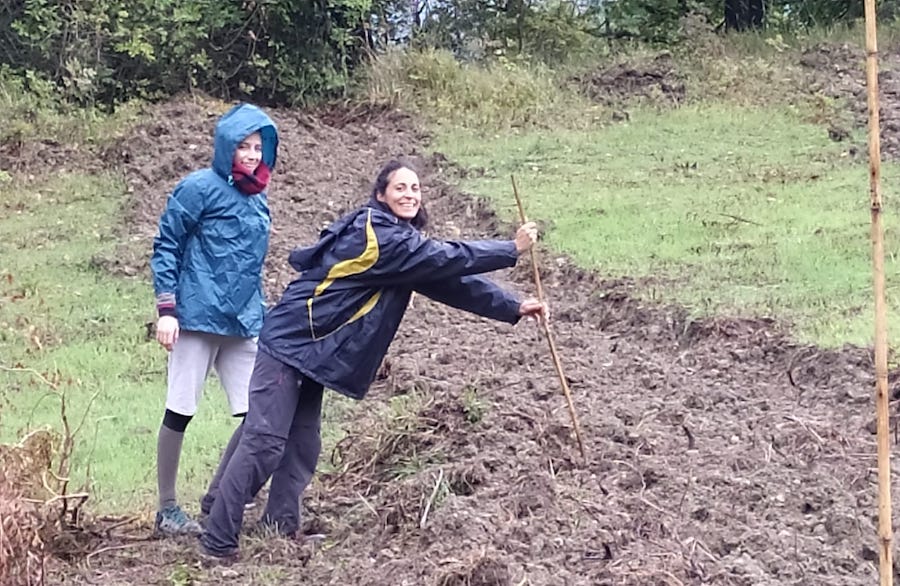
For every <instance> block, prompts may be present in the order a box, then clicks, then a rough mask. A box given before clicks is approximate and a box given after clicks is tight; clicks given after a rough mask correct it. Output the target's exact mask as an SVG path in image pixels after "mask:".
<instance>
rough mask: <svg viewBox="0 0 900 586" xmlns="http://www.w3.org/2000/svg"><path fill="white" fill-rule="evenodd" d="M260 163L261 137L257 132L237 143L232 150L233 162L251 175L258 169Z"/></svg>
mask: <svg viewBox="0 0 900 586" xmlns="http://www.w3.org/2000/svg"><path fill="white" fill-rule="evenodd" d="M260 161H262V137H261V136H260V135H259V133H258V132H254V133H253V134H251V135H249V136H247V137H245V138H244V140H242V141H241V142H239V143H238V145H237V148H236V149H235V150H234V162H235V163H237V164H238V165H241V166H242V167H245V168H247V169H248V170H249V171H250V172H251V173H253V172H254V171H256V168H257V167H259V163H260Z"/></svg>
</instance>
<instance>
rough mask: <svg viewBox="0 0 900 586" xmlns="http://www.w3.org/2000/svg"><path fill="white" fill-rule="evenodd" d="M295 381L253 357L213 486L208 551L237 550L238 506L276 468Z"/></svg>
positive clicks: (277, 365) (267, 359)
mask: <svg viewBox="0 0 900 586" xmlns="http://www.w3.org/2000/svg"><path fill="white" fill-rule="evenodd" d="M299 378H300V375H299V373H298V372H297V371H296V370H295V369H294V368H292V367H290V366H287V365H286V364H283V363H282V362H280V361H278V360H276V359H275V358H272V357H271V356H269V355H268V354H266V353H265V352H262V351H260V352H259V353H258V354H257V356H256V365H255V367H254V370H253V378H252V379H251V381H250V409H249V411H248V413H247V417H246V418H245V419H244V424H243V428H244V430H243V432H242V434H241V439H240V441H239V442H238V446H237V449H235V451H234V454H233V455H232V457H231V461H229V462H228V466H227V467H226V468H225V474H224V475H223V476H222V481H221V482H220V483H219V494H218V496H217V497H216V499H215V501H214V502H213V506H212V510H210V512H209V517H207V519H206V533H204V534H203V537H202V538H201V539H202V540H203V544H204V546H206V548H207V549H209V550H211V551H212V552H216V553H221V554H225V553H229V552H230V551H233V550H234V549H235V548H237V546H238V536H239V535H240V532H241V524H242V523H243V520H244V504H245V503H246V502H247V501H248V500H249V499H250V497H252V496H253V495H254V494H256V493H257V491H259V489H260V488H262V486H263V484H265V483H266V480H267V479H268V478H269V476H270V475H271V474H272V472H274V471H275V468H277V467H278V463H279V462H280V461H281V455H282V453H283V452H284V447H285V442H286V441H287V438H288V436H289V435H290V431H291V427H292V425H293V422H294V413H295V411H296V410H297V402H298V400H299V397H300V393H299V392H298V389H297V384H298V382H299Z"/></svg>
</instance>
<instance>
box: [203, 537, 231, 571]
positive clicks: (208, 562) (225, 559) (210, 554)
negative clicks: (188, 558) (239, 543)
mask: <svg viewBox="0 0 900 586" xmlns="http://www.w3.org/2000/svg"><path fill="white" fill-rule="evenodd" d="M194 551H196V552H197V556H198V557H199V558H200V562H201V563H202V564H203V565H204V566H207V567H208V566H227V565H231V564H232V563H234V562H236V561H237V560H238V558H239V557H240V550H239V549H238V548H236V547H233V548H230V549H227V550H225V551H219V550H215V549H211V548H210V547H209V546H208V545H206V543H205V542H204V541H203V536H200V538H199V539H197V547H196V548H195V550H194Z"/></svg>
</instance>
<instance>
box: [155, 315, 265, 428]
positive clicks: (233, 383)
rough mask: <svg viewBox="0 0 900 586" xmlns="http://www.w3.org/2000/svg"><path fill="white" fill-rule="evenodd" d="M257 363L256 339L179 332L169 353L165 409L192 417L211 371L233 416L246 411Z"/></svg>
mask: <svg viewBox="0 0 900 586" xmlns="http://www.w3.org/2000/svg"><path fill="white" fill-rule="evenodd" d="M255 361H256V339H255V338H237V337H233V336H219V335H216V334H207V333H205V332H191V331H184V330H182V331H181V332H180V333H179V335H178V341H177V342H176V343H175V346H174V347H173V348H172V351H171V352H169V391H168V394H167V395H166V409H168V410H170V411H174V412H175V413H179V414H181V415H194V414H195V413H197V405H198V404H199V403H200V397H201V396H202V395H203V386H204V383H205V382H206V377H207V375H208V374H209V371H210V369H211V368H215V369H216V374H217V375H218V377H219V382H221V383H222V388H224V389H225V394H226V395H227V397H228V404H229V405H230V406H231V414H232V415H241V414H243V413H246V412H247V394H248V389H249V387H250V375H251V374H252V373H253V364H254V362H255Z"/></svg>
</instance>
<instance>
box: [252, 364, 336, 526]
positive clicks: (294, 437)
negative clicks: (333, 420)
mask: <svg viewBox="0 0 900 586" xmlns="http://www.w3.org/2000/svg"><path fill="white" fill-rule="evenodd" d="M322 391H323V389H322V385H320V384H319V383H317V382H315V381H312V380H309V379H303V382H302V383H301V385H300V402H299V403H298V404H297V410H296V411H295V412H294V421H293V423H292V424H291V433H290V435H289V436H288V440H287V445H286V446H285V448H284V454H283V455H282V456H281V461H280V462H279V463H278V468H276V469H275V472H274V474H273V476H272V484H271V486H270V487H269V501H268V503H267V504H266V510H265V512H264V513H263V516H262V522H263V523H265V524H267V525H271V526H273V527H275V528H276V529H277V530H278V532H279V533H281V534H283V535H293V534H295V533H296V532H297V531H298V530H299V529H300V496H301V495H302V494H303V491H304V490H305V489H306V487H307V485H309V482H310V480H312V476H313V474H314V473H315V471H316V463H317V462H318V461H319V451H320V450H321V447H322V440H321V436H320V433H319V427H320V422H321V420H322Z"/></svg>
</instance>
